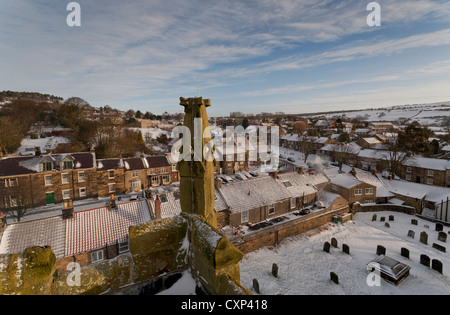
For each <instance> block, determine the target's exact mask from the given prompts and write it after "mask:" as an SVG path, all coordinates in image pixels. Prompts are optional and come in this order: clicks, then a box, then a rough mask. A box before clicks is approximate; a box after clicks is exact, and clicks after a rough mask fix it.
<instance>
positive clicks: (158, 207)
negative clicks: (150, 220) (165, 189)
mask: <svg viewBox="0 0 450 315" xmlns="http://www.w3.org/2000/svg"><path fill="white" fill-rule="evenodd" d="M155 216H156V220H161V200H160V199H159V196H158V195H157V196H156V200H155Z"/></svg>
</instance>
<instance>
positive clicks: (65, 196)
mask: <svg viewBox="0 0 450 315" xmlns="http://www.w3.org/2000/svg"><path fill="white" fill-rule="evenodd" d="M62 197H63V199H64V200H66V199H70V190H63V191H62Z"/></svg>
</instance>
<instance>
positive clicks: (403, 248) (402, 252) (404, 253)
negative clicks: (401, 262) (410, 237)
mask: <svg viewBox="0 0 450 315" xmlns="http://www.w3.org/2000/svg"><path fill="white" fill-rule="evenodd" d="M400 254H401V255H402V256H403V257H405V258H408V259H409V249H407V248H405V247H402V249H401V253H400Z"/></svg>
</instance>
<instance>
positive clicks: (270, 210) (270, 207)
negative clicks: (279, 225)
mask: <svg viewBox="0 0 450 315" xmlns="http://www.w3.org/2000/svg"><path fill="white" fill-rule="evenodd" d="M274 213H275V204H271V205H270V206H269V214H274Z"/></svg>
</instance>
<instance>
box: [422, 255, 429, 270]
mask: <svg viewBox="0 0 450 315" xmlns="http://www.w3.org/2000/svg"><path fill="white" fill-rule="evenodd" d="M420 263H421V264H422V265H424V266H426V267H428V268H429V267H430V257H428V256H427V255H425V254H422V255H420Z"/></svg>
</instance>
